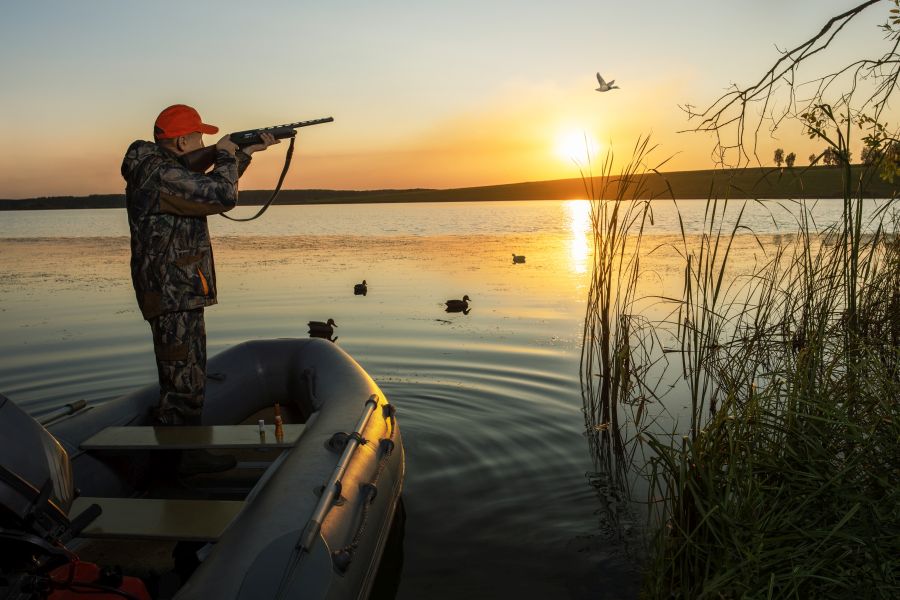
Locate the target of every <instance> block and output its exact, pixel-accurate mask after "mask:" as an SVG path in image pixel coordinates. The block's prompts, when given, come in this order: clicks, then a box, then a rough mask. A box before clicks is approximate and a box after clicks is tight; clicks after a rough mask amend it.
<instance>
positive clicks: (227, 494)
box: [69, 407, 306, 599]
mask: <svg viewBox="0 0 900 600" xmlns="http://www.w3.org/2000/svg"><path fill="white" fill-rule="evenodd" d="M274 416H275V415H274V409H272V408H267V409H264V410H262V411H259V412H258V413H254V414H253V415H250V416H249V417H248V418H247V419H245V420H244V423H245V424H251V423H256V422H257V421H258V420H259V419H264V420H265V421H266V423H272V422H274ZM282 416H283V418H284V420H285V422H286V423H299V422H301V421H300V419H301V418H302V416H303V415H301V414H300V411H299V410H297V409H295V408H293V407H282ZM305 420H306V419H303V421H305ZM210 452H211V453H213V454H230V455H232V456H234V457H235V458H236V459H237V461H238V466H237V467H236V468H234V469H231V470H229V471H225V472H222V473H208V474H199V475H193V476H190V477H178V476H177V475H176V474H175V473H174V471H173V470H171V468H172V467H171V465H172V464H174V462H173V461H172V458H173V457H177V453H178V451H138V453H139V454H143V455H147V454H149V455H150V459H149V460H148V461H147V462H148V464H149V465H150V468H151V469H152V471H153V473H152V475H151V476H149V477H147V478H146V479H145V489H143V490H142V491H141V492H140V493H139V494H138V496H139V497H143V498H173V499H202V500H243V499H245V498H246V497H247V495H248V494H249V493H250V491H251V490H252V489H253V486H254V485H256V483H257V482H258V481H259V479H260V478H261V477H262V476H263V475H264V474H265V472H266V469H267V468H268V467H269V466H271V464H272V463H273V462H274V461H275V460H276V459H277V458H278V457H279V456H280V455H281V453H282V452H283V450H281V449H236V450H215V449H213V450H210ZM132 454H134V453H132ZM154 464H155V465H157V466H156V467H153V465H154ZM204 545H205V544H204V543H202V542H177V541H172V540H148V539H84V538H79V539H77V540H74V541H73V542H71V543H70V544H69V547H70V549H72V550H73V551H74V552H75V553H76V554H77V555H78V557H79V559H81V560H83V561H88V562H92V563H95V564H98V565H102V566H111V567H118V568H121V570H122V573H123V574H125V575H130V576H134V577H140V578H141V579H142V580H144V582H145V583H146V584H147V586H148V590H149V591H150V593H151V596H152V597H153V598H161V599H165V598H171V597H173V596H174V595H175V593H176V592H177V591H178V589H179V588H180V587H181V585H182V583H183V582H184V581H186V580H187V578H188V577H189V576H190V574H191V572H192V571H193V569H194V568H196V566H197V565H198V564H199V561H198V560H197V559H196V558H195V553H196V551H197V550H199V549H200V548H202V547H203V546H204Z"/></svg>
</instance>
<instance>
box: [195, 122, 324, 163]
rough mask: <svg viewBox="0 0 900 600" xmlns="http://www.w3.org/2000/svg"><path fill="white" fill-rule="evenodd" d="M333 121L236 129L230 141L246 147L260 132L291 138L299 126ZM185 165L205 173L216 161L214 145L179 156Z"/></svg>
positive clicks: (253, 141)
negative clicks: (245, 129)
mask: <svg viewBox="0 0 900 600" xmlns="http://www.w3.org/2000/svg"><path fill="white" fill-rule="evenodd" d="M332 121H334V119H333V118H332V117H325V118H323V119H313V120H311V121H299V122H297V123H286V124H284V125H273V126H271V127H261V128H259V129H248V130H247V131H238V132H237V133H232V134H231V141H232V142H234V143H235V144H237V145H238V148H246V147H247V146H252V145H253V144H259V143H260V142H261V141H262V138H260V137H259V135H260V134H261V133H271V134H272V135H273V136H275V139H277V140H283V139H285V138H293V137H294V136H295V135H297V130H298V129H299V128H301V127H309V126H310V125H319V124H320V123H331V122H332ZM181 159H182V161H183V162H184V166H186V167H187V168H188V169H190V170H191V171H194V172H195V173H205V172H206V171H207V170H208V169H209V168H210V167H211V166H213V164H215V162H216V147H215V146H207V147H205V148H200V149H199V150H194V151H193V152H188V153H187V154H185V155H184V156H182V157H181Z"/></svg>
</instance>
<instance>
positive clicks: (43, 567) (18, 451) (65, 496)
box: [0, 395, 100, 598]
mask: <svg viewBox="0 0 900 600" xmlns="http://www.w3.org/2000/svg"><path fill="white" fill-rule="evenodd" d="M74 497H75V489H74V487H73V484H72V467H71V465H70V463H69V456H68V455H67V454H66V451H65V449H64V448H63V447H62V445H60V443H59V442H58V441H56V439H55V438H54V437H53V436H52V435H51V434H50V432H48V431H47V430H46V429H44V428H43V427H42V426H41V425H40V424H39V423H38V422H37V421H35V420H34V419H32V418H31V417H30V416H29V415H28V414H26V413H25V412H23V411H22V409H20V408H19V407H18V406H16V405H15V404H14V403H13V402H12V401H11V400H9V399H8V398H6V397H5V396H3V395H0V597H2V598H31V597H41V595H40V593H39V592H37V590H34V589H33V587H34V582H35V581H36V580H37V579H36V578H38V577H39V576H40V575H41V574H44V573H47V572H49V571H50V570H52V569H53V568H55V567H58V566H60V565H64V564H67V563H70V562H72V561H73V560H76V557H75V555H74V554H72V553H71V552H70V551H69V550H68V549H67V548H66V547H65V543H66V542H67V541H68V540H69V539H71V538H72V537H73V536H75V535H77V534H78V532H80V531H81V530H82V529H83V528H84V527H85V526H87V525H88V524H89V523H90V522H91V521H93V520H94V519H95V518H96V517H97V516H98V515H99V514H100V508H99V507H98V506H96V505H94V506H92V507H91V508H89V509H87V510H85V511H84V513H82V514H81V515H79V516H77V517H75V519H73V520H70V519H69V517H68V514H69V508H70V506H71V504H72V501H73V500H74Z"/></svg>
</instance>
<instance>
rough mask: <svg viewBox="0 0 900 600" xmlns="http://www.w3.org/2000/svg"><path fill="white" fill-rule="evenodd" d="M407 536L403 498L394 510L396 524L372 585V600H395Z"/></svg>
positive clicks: (385, 545) (370, 596)
mask: <svg viewBox="0 0 900 600" xmlns="http://www.w3.org/2000/svg"><path fill="white" fill-rule="evenodd" d="M405 535H406V505H405V504H404V500H403V496H400V501H399V502H397V508H396V509H395V510H394V522H393V523H391V531H390V533H388V538H387V542H385V544H384V553H383V554H382V555H381V563H380V564H379V565H378V574H377V575H375V582H374V583H373V584H372V591H371V593H370V594H369V599H370V600H393V599H394V598H396V597H397V590H399V589H400V580H401V575H402V574H403V538H404V536H405Z"/></svg>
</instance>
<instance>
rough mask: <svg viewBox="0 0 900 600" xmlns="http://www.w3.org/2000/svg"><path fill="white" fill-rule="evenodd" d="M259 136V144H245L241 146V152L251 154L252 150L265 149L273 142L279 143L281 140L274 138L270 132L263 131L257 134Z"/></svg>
mask: <svg viewBox="0 0 900 600" xmlns="http://www.w3.org/2000/svg"><path fill="white" fill-rule="evenodd" d="M259 137H260V138H262V143H261V144H253V145H252V146H247V147H246V148H241V152H243V153H244V154H248V155H249V154H253V153H254V152H258V151H260V150H265V149H266V148H268V147H269V146H271V145H273V144H280V143H281V140H276V139H275V136H273V135H272V134H271V133H266V132H263V133H261V134H259Z"/></svg>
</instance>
